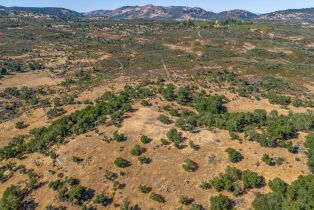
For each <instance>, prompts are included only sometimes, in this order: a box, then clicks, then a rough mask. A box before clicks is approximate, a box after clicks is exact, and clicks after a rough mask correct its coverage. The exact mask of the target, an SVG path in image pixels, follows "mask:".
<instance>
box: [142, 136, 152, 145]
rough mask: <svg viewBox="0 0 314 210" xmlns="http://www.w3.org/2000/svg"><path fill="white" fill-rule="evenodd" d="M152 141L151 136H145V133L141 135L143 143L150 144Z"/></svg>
mask: <svg viewBox="0 0 314 210" xmlns="http://www.w3.org/2000/svg"><path fill="white" fill-rule="evenodd" d="M151 141H152V139H151V138H149V137H148V136H145V135H142V136H141V142H142V143H143V144H148V143H150V142H151Z"/></svg>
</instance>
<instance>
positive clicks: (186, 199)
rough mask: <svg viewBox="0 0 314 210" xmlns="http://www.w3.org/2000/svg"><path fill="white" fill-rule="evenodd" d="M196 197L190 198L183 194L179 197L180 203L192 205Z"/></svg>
mask: <svg viewBox="0 0 314 210" xmlns="http://www.w3.org/2000/svg"><path fill="white" fill-rule="evenodd" d="M193 201H194V199H193V198H189V197H187V196H184V195H181V196H180V198H179V203H181V204H183V205H190V204H191V203H193Z"/></svg>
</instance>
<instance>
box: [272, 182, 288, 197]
mask: <svg viewBox="0 0 314 210" xmlns="http://www.w3.org/2000/svg"><path fill="white" fill-rule="evenodd" d="M268 186H269V188H270V189H271V190H272V191H273V192H275V193H279V194H281V195H284V194H285V193H286V192H287V188H288V184H287V183H285V182H284V181H282V180H281V179H280V178H275V179H273V180H271V181H269V183H268Z"/></svg>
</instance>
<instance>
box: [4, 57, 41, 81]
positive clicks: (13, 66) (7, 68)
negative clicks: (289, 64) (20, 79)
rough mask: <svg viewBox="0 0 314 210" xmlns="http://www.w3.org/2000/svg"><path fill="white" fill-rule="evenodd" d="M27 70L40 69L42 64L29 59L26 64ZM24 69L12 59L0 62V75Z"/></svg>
mask: <svg viewBox="0 0 314 210" xmlns="http://www.w3.org/2000/svg"><path fill="white" fill-rule="evenodd" d="M27 68H28V69H29V70H41V69H43V68H44V66H43V65H42V64H40V63H38V62H36V61H30V62H29V63H28V64H27ZM23 71H24V69H23V67H22V65H21V64H20V63H19V62H17V61H14V60H7V61H4V62H2V63H1V64H0V77H1V76H3V75H6V74H9V73H12V72H23Z"/></svg>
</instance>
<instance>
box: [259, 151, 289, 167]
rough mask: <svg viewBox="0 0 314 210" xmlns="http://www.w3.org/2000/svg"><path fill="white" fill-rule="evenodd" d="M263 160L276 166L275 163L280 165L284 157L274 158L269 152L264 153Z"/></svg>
mask: <svg viewBox="0 0 314 210" xmlns="http://www.w3.org/2000/svg"><path fill="white" fill-rule="evenodd" d="M262 161H263V162H265V163H266V164H267V165H270V166H275V165H278V166H279V165H282V163H283V161H284V159H283V158H280V157H275V158H272V157H270V156H269V155H268V154H264V155H263V157H262Z"/></svg>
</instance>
